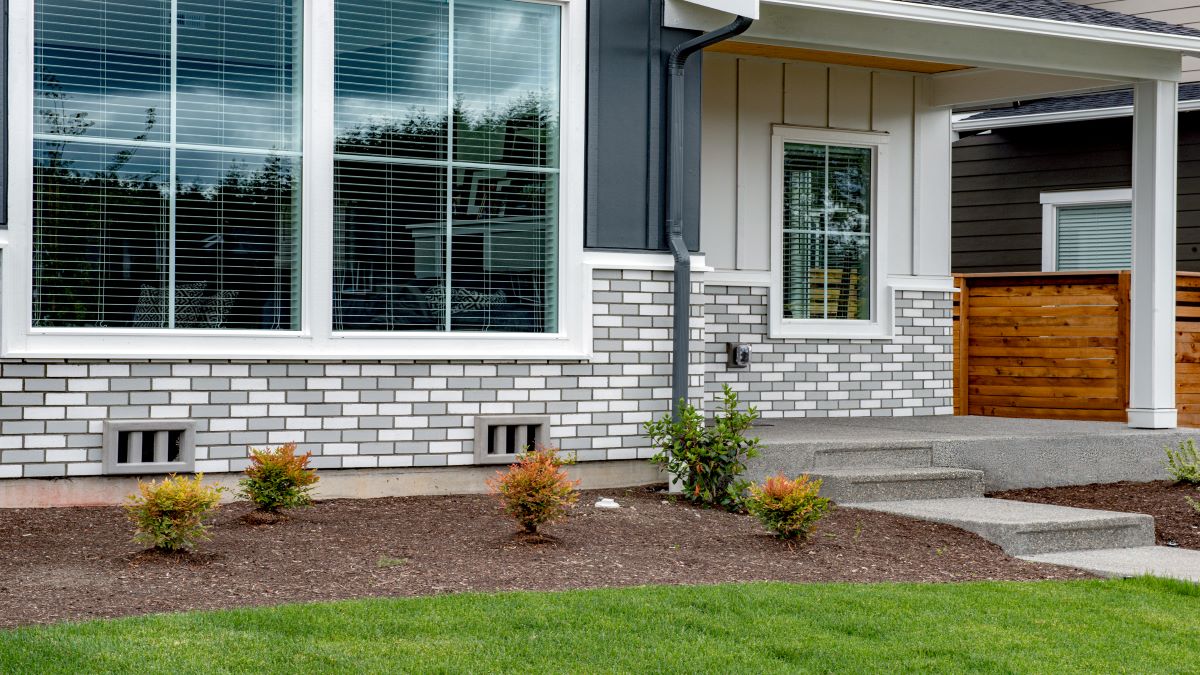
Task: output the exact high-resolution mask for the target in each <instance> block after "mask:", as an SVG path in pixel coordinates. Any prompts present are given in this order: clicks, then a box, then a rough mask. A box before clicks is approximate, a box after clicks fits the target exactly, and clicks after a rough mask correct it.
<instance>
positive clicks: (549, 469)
mask: <svg viewBox="0 0 1200 675" xmlns="http://www.w3.org/2000/svg"><path fill="white" fill-rule="evenodd" d="M570 463H571V462H570V461H568V460H564V459H562V458H561V457H559V456H558V449H557V448H552V447H546V448H538V449H536V450H533V451H531V452H526V453H524V454H522V455H521V456H520V457H519V458H518V460H517V463H516V464H513V465H512V466H510V467H508V471H497V472H496V476H495V477H494V478H490V479H488V481H487V484H488V488H490V489H491V491H492V493H493V494H496V495H498V496H499V497H500V501H501V502H503V504H504V512H505V513H507V514H508V515H510V516H512V517H513V518H514V519H515V520H516V521H517V522H518V523H520V524H521V527H523V528H525V531H526V532H529V533H531V534H532V533H535V532H537V529H538V526H539V525H545V524H547V523H552V522H554V521H556V520H559V519H560V518H562V517H563V516H565V515H567V509H568V508H570V507H571V505H573V504H574V503H575V502H576V501H578V499H579V492H578V490H576V487H577V486H578V485H579V481H577V480H575V481H573V480H568V479H567V472H566V471H564V470H563V468H562V467H563V466H564V465H566V464H570Z"/></svg>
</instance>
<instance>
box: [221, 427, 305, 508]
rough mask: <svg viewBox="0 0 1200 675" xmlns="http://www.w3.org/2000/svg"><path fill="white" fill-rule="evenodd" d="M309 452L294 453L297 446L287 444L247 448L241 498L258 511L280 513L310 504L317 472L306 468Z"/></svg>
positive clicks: (240, 484) (241, 483)
mask: <svg viewBox="0 0 1200 675" xmlns="http://www.w3.org/2000/svg"><path fill="white" fill-rule="evenodd" d="M311 456H312V453H311V452H306V453H304V454H303V455H297V454H296V444H295V443H287V444H285V445H281V446H279V447H278V448H275V449H274V450H272V449H270V448H266V449H263V450H255V449H253V448H251V449H250V466H248V467H246V472H245V473H246V477H245V478H243V479H242V480H241V482H240V483H239V484H238V485H239V486H240V487H241V492H240V493H239V495H240V496H242V497H244V498H246V499H249V500H250V501H251V502H253V503H254V505H255V506H257V507H258V509H259V510H260V511H266V512H268V513H279V511H280V510H282V509H290V508H295V507H298V506H308V505H310V504H312V495H311V494H310V493H311V492H312V489H313V484H314V483H316V482H317V480H319V479H318V477H317V471H316V469H310V468H308V459H309V457H311Z"/></svg>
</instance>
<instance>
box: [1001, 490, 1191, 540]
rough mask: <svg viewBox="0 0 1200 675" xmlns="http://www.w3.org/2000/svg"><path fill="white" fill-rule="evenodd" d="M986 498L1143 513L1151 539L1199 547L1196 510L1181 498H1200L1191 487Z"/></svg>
mask: <svg viewBox="0 0 1200 675" xmlns="http://www.w3.org/2000/svg"><path fill="white" fill-rule="evenodd" d="M988 496H989V497H998V498H1000V499H1015V500H1017V501H1022V502H1038V503H1040V504H1058V505H1059V506H1077V507H1079V508H1083V509H1103V510H1105V511H1125V512H1130V513H1146V514H1149V515H1151V516H1154V530H1155V538H1156V539H1157V540H1158V543H1159V544H1161V545H1163V546H1181V547H1183V548H1196V549H1200V513H1196V511H1195V510H1194V509H1192V507H1191V506H1190V505H1189V504H1188V503H1187V500H1186V499H1184V497H1191V498H1192V499H1200V490H1197V489H1196V488H1195V487H1194V486H1190V485H1183V484H1179V483H1174V482H1172V481H1166V480H1160V481H1154V482H1152V483H1131V482H1128V481H1124V482H1121V483H1104V484H1095V485H1076V486H1070V487H1056V488H1037V489H1026V490H1009V491H1007V492H997V493H995V494H992V495H988Z"/></svg>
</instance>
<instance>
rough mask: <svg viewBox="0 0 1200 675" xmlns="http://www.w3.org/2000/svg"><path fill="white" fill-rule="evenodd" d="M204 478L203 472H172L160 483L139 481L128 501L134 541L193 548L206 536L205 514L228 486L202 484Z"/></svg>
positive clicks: (175, 548) (171, 548) (163, 547)
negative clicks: (186, 474)
mask: <svg viewBox="0 0 1200 675" xmlns="http://www.w3.org/2000/svg"><path fill="white" fill-rule="evenodd" d="M202 479H203V475H202V474H196V475H195V476H193V477H192V478H185V477H183V476H176V475H175V474H171V475H170V476H167V477H166V478H164V479H163V480H162V482H161V483H155V482H153V481H151V482H146V483H144V482H142V481H138V493H137V494H131V495H129V497H128V501H127V503H126V504H125V513H126V515H127V516H128V517H129V520H130V521H131V522H133V525H134V527H135V528H136V529H137V533H136V534H135V535H134V537H133V539H134V541H136V542H138V543H141V544H148V545H149V546H151V547H153V548H155V549H158V550H161V551H181V550H186V551H190V550H192V549H193V548H195V547H196V544H197V543H199V542H201V541H205V540H207V539H208V526H206V525H205V524H204V518H205V517H206V516H208V514H209V513H211V512H212V511H213V510H214V509H216V508H217V505H218V503H219V502H220V501H221V493H222V492H224V490H225V489H224V488H221V487H215V486H207V485H203V484H202V483H201V480H202Z"/></svg>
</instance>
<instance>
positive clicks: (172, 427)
mask: <svg viewBox="0 0 1200 675" xmlns="http://www.w3.org/2000/svg"><path fill="white" fill-rule="evenodd" d="M103 448H104V449H103V458H102V461H103V465H104V473H105V474H111V475H120V474H156V473H190V472H191V471H193V470H195V467H196V423H195V421H193V420H108V421H106V422H105V423H104V446H103Z"/></svg>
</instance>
